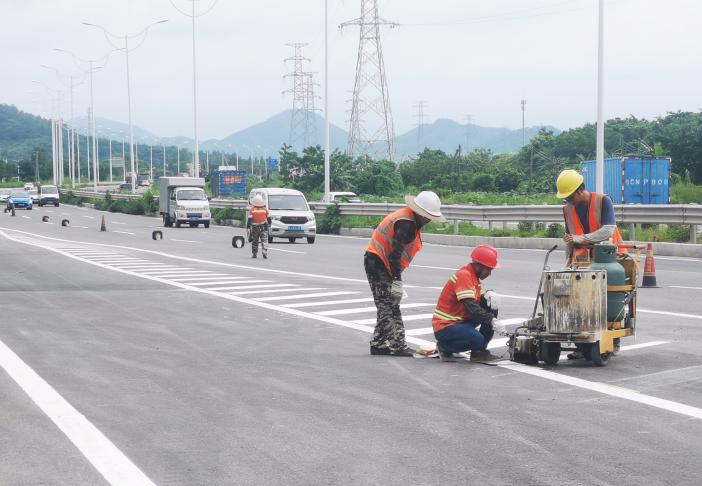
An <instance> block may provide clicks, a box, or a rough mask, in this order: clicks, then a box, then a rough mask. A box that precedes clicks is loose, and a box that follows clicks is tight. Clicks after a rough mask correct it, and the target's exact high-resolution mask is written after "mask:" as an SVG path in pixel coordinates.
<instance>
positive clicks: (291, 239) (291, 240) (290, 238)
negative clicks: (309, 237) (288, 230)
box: [288, 236, 297, 243]
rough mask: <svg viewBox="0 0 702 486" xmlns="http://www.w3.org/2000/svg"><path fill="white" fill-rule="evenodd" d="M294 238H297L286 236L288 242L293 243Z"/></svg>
mask: <svg viewBox="0 0 702 486" xmlns="http://www.w3.org/2000/svg"><path fill="white" fill-rule="evenodd" d="M296 239H297V238H293V237H292V236H289V237H288V241H289V242H290V243H295V240H296Z"/></svg>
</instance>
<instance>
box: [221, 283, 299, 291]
mask: <svg viewBox="0 0 702 486" xmlns="http://www.w3.org/2000/svg"><path fill="white" fill-rule="evenodd" d="M236 283H241V282H236ZM276 287H298V285H297V284H262V285H235V286H233V287H210V288H209V289H208V290H216V291H221V290H240V289H273V288H276Z"/></svg>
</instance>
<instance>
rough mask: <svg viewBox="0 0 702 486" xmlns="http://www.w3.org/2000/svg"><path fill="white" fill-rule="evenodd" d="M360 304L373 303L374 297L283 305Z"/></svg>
mask: <svg viewBox="0 0 702 486" xmlns="http://www.w3.org/2000/svg"><path fill="white" fill-rule="evenodd" d="M358 302H373V297H364V298H362V299H346V300H322V301H319V302H297V303H295V304H281V305H282V306H283V307H293V308H295V307H317V306H320V305H335V304H356V303H358Z"/></svg>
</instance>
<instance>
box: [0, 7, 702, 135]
mask: <svg viewBox="0 0 702 486" xmlns="http://www.w3.org/2000/svg"><path fill="white" fill-rule="evenodd" d="M328 2H329V24H330V29H329V39H330V43H329V53H330V54H329V72H330V77H329V82H330V95H329V102H330V118H331V121H332V122H333V123H335V124H337V125H340V126H342V127H343V128H345V129H348V122H347V119H348V110H349V109H350V105H349V102H348V100H349V99H350V98H351V90H352V89H353V79H354V71H355V68H356V56H357V50H358V29H357V28H355V27H349V28H345V29H344V30H343V31H340V30H339V29H338V25H339V24H340V23H341V22H343V21H346V20H351V19H354V18H356V17H358V16H359V15H360V3H361V2H360V0H328ZM378 3H379V8H380V15H381V16H382V17H384V18H386V19H388V20H392V21H395V22H398V23H399V24H400V27H399V28H394V29H390V28H384V29H383V30H382V34H381V36H382V46H383V52H384V58H385V66H386V69H387V79H388V84H389V92H390V102H391V107H392V112H393V117H394V120H395V129H396V132H397V133H398V134H400V133H403V132H405V131H407V130H408V129H410V128H412V127H413V126H415V125H416V123H417V117H416V108H414V106H415V105H416V104H417V101H418V100H423V101H424V102H425V108H424V113H425V115H424V121H425V122H431V121H433V120H435V119H436V118H451V119H454V120H456V121H459V122H461V123H465V119H466V115H467V114H470V115H472V121H473V123H476V124H478V125H483V126H498V127H508V128H519V127H521V106H520V100H521V99H525V100H526V124H527V125H540V124H544V125H554V126H556V127H559V128H561V129H566V128H570V127H576V126H580V125H582V124H584V123H586V122H593V121H595V119H596V81H597V72H596V68H597V5H598V1H597V0H490V1H485V0H432V1H427V0H378ZM605 3H606V19H605V43H606V49H605V116H606V117H607V118H612V117H615V116H619V117H625V116H628V115H630V114H631V115H634V116H637V117H645V118H649V119H651V118H655V117H656V116H660V115H665V114H666V112H668V111H677V110H689V111H698V110H700V109H701V108H702V99H701V98H702V89H701V88H700V86H702V62H701V61H702V55H701V54H702V29H701V28H700V21H701V20H702V15H701V14H702V2H699V0H607V1H606V2H605ZM174 4H175V5H176V6H178V7H179V8H180V9H182V10H189V9H190V5H191V2H190V1H189V0H0V9H1V11H0V18H1V19H2V22H1V27H0V58H1V59H2V60H3V63H2V71H1V72H0V103H8V104H13V105H16V106H17V107H18V108H20V109H21V110H24V111H28V112H30V113H34V114H41V115H44V116H47V115H49V114H50V112H51V111H52V105H51V103H50V101H49V99H50V98H49V96H48V91H47V89H45V88H44V87H42V85H41V84H37V83H33V82H32V81H33V80H38V81H41V82H42V83H45V84H46V85H47V86H49V87H51V88H52V89H55V88H60V87H61V85H60V80H59V79H58V78H57V76H56V75H55V74H54V72H52V71H50V70H47V69H43V68H41V67H40V65H41V64H47V65H51V66H54V67H56V68H58V69H59V70H60V71H61V72H63V73H64V74H72V75H76V76H79V75H80V71H78V69H77V68H76V66H75V65H74V63H73V61H72V60H71V56H69V55H67V54H63V53H60V52H56V51H54V50H53V49H54V48H63V49H67V50H72V51H74V52H75V53H76V54H77V55H78V56H80V57H83V58H86V59H87V58H99V57H101V56H103V55H104V54H105V53H106V52H107V51H108V50H109V49H110V46H109V44H108V43H107V41H106V40H105V37H104V36H103V34H102V32H101V31H100V30H99V29H95V28H90V27H87V26H84V25H82V24H81V22H83V21H86V22H91V23H95V24H100V25H102V26H104V27H106V28H107V29H108V30H110V31H113V32H115V33H119V34H126V33H129V34H134V33H137V32H139V31H140V30H141V29H142V28H143V27H144V26H146V25H148V24H150V23H151V22H154V21H158V20H161V19H168V22H167V23H164V24H160V25H156V26H154V27H152V28H151V30H150V31H149V34H148V37H147V38H146V40H145V41H144V43H143V44H142V45H141V46H140V47H139V48H138V49H136V50H134V51H133V52H131V54H130V71H131V89H132V106H133V108H132V119H133V123H134V124H135V125H139V126H141V127H143V128H145V129H147V130H150V131H152V132H154V133H157V134H159V135H162V136H175V135H185V136H190V137H192V135H193V90H192V76H193V72H192V30H191V20H190V18H188V17H186V16H184V15H183V14H181V13H179V12H178V11H177V10H176V9H175V8H174ZM212 4H213V0H197V1H196V8H197V11H198V12H204V11H205V10H206V9H207V8H209V6H211V5H212ZM323 20H324V0H246V1H245V0H219V1H218V2H216V3H215V5H214V8H213V9H212V10H211V11H210V12H209V13H206V14H205V15H203V16H201V17H199V18H198V19H197V20H196V42H197V83H198V125H199V138H200V139H201V140H204V139H208V138H223V137H225V136H227V135H229V134H231V133H233V132H235V131H237V130H240V129H243V128H246V127H248V126H249V125H252V124H254V123H257V122H260V121H263V120H265V119H266V118H268V117H270V116H272V115H274V114H276V113H278V112H280V111H282V110H284V109H287V108H289V107H291V104H292V99H291V97H290V96H289V95H283V94H281V92H282V91H284V90H286V89H289V88H290V87H291V85H290V81H289V80H286V79H284V78H283V75H284V74H285V73H286V72H289V71H290V70H291V69H292V66H291V65H288V66H286V65H285V64H284V62H283V59H284V58H285V57H288V56H290V55H292V49H291V48H289V47H286V46H285V43H288V42H306V43H308V44H309V46H307V47H306V48H305V50H304V54H305V55H306V56H307V57H309V58H311V63H309V70H311V71H315V72H317V73H318V74H317V75H316V81H317V82H319V83H320V86H319V87H318V91H317V94H318V95H320V96H321V95H322V94H323V90H322V87H323V81H324V80H323V74H324V30H323V29H324V26H323ZM87 87H88V83H87V82H85V83H84V84H83V85H81V86H78V87H77V88H76V89H75V95H74V112H75V114H76V116H78V115H84V114H85V113H86V111H87V108H88V106H89V95H88V94H89V91H88V89H87ZM65 98H66V99H65V100H64V103H63V105H62V107H61V109H62V111H63V116H64V118H68V110H69V104H68V101H67V96H66V97H65ZM94 98H95V100H94V104H95V114H96V116H98V117H106V118H110V119H114V120H117V121H121V122H126V121H127V83H126V69H125V58H124V54H123V53H121V52H119V51H118V52H115V53H114V54H112V56H111V57H110V59H109V62H108V64H107V66H106V67H105V68H104V69H102V70H101V71H99V72H97V73H96V74H95V75H94ZM318 106H320V107H321V106H323V101H322V100H321V99H320V100H318Z"/></svg>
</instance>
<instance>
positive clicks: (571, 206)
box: [556, 169, 627, 359]
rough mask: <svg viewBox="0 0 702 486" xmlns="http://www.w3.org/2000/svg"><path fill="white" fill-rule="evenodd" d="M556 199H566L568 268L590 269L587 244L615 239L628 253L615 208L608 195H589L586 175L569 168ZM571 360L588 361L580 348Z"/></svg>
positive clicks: (561, 178)
mask: <svg viewBox="0 0 702 486" xmlns="http://www.w3.org/2000/svg"><path fill="white" fill-rule="evenodd" d="M556 188H557V189H558V192H557V193H556V196H558V197H559V198H561V199H564V200H565V205H564V206H563V218H564V220H565V235H564V236H563V241H565V242H566V243H567V247H566V266H568V267H570V266H571V265H578V266H581V267H583V266H588V265H589V264H590V261H591V259H592V250H591V246H590V247H585V245H593V244H595V243H599V242H601V241H608V240H611V241H612V243H614V244H615V245H617V247H618V248H617V252H618V253H627V250H626V248H625V247H623V246H621V245H622V244H623V242H622V235H621V233H620V232H619V228H617V222H616V220H615V218H614V205H613V204H612V200H611V199H610V198H609V196H608V195H606V194H600V193H597V192H589V191H588V190H586V189H585V184H584V183H583V176H582V174H580V173H579V172H577V171H575V170H572V169H566V170H564V171H562V172H561V173H560V174H559V175H558V179H557V180H556ZM614 348H615V351H617V350H618V349H619V339H615V341H614ZM568 358H569V359H580V358H584V353H583V352H582V351H581V350H580V349H578V350H577V351H574V352H572V353H570V354H569V355H568Z"/></svg>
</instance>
